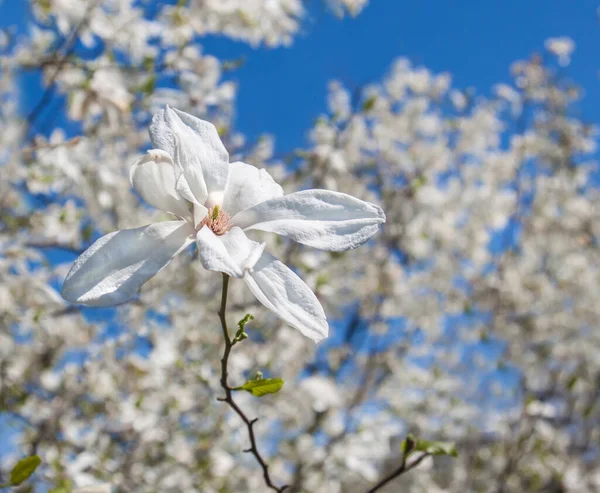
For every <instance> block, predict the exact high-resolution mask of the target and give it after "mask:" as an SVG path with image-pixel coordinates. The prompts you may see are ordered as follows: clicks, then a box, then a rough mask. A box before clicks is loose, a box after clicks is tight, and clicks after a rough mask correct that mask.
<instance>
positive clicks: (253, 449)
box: [218, 274, 287, 493]
mask: <svg viewBox="0 0 600 493" xmlns="http://www.w3.org/2000/svg"><path fill="white" fill-rule="evenodd" d="M228 287H229V276H228V275H227V274H223V290H222V292H221V308H220V309H219V320H220V321H221V328H222V329H223V338H224V339H225V350H224V351H223V357H222V358H221V387H223V390H225V397H220V398H219V399H218V400H219V401H222V402H226V403H227V404H228V405H229V407H231V408H232V409H233V410H234V411H235V412H236V414H237V415H238V416H239V417H240V418H241V419H242V421H243V422H244V423H245V425H246V427H247V428H248V438H250V448H249V449H246V450H244V452H246V453H251V454H252V455H254V457H255V458H256V461H257V462H258V463H259V464H260V467H261V468H262V471H263V477H264V479H265V483H266V485H267V486H268V487H269V488H270V489H272V490H274V491H277V492H278V493H282V492H283V491H284V490H285V489H286V488H287V485H284V486H281V487H279V486H276V485H275V484H274V483H273V481H272V480H271V476H270V475H269V465H268V464H267V463H266V462H265V460H264V459H263V457H262V455H261V454H260V452H259V450H258V447H257V445H256V436H255V434H254V425H255V424H256V422H257V421H258V418H254V419H250V418H248V416H246V414H245V413H244V411H242V409H241V408H240V407H239V406H238V405H237V403H236V402H235V401H234V400H233V388H232V387H230V386H229V384H228V383H227V376H228V371H227V364H228V362H229V354H230V353H231V348H232V347H233V346H234V344H235V342H233V341H232V339H231V336H230V335H229V329H228V328H227V320H226V318H225V310H226V308H227V290H228Z"/></svg>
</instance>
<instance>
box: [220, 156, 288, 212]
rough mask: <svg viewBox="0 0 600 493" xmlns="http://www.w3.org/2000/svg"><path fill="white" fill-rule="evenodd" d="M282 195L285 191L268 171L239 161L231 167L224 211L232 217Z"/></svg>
mask: <svg viewBox="0 0 600 493" xmlns="http://www.w3.org/2000/svg"><path fill="white" fill-rule="evenodd" d="M282 195H283V189H282V188H281V187H280V186H279V185H278V184H277V183H276V182H275V180H274V179H273V177H272V176H271V175H270V174H269V173H268V172H267V171H266V170H264V169H258V168H256V167H255V166H252V165H250V164H246V163H242V162H239V161H238V162H235V163H231V164H230V165H229V178H228V180H227V186H226V187H225V197H224V200H223V210H225V211H227V213H228V214H229V215H230V216H233V215H235V214H237V213H238V212H240V211H243V210H244V209H248V208H249V207H252V206H253V205H256V204H260V203H261V202H264V201H265V200H268V199H272V198H274V197H281V196H282Z"/></svg>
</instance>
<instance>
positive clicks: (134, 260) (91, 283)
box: [62, 221, 194, 306]
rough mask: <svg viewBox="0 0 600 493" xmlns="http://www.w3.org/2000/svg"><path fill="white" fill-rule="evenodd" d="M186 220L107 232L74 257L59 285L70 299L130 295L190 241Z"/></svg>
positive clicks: (103, 300)
mask: <svg viewBox="0 0 600 493" xmlns="http://www.w3.org/2000/svg"><path fill="white" fill-rule="evenodd" d="M193 234H194V229H193V228H192V227H191V225H190V224H189V223H188V222H186V221H166V222H161V223H155V224H150V225H148V226H144V227H141V228H135V229H123V230H121V231H115V232H113V233H109V234H107V235H105V236H103V237H102V238H100V239H99V240H97V241H96V242H95V243H93V244H92V246H90V247H89V248H88V249H87V250H86V251H85V252H83V254H82V255H81V256H80V257H79V258H78V259H77V260H76V261H75V263H74V264H73V267H72V268H71V270H70V271H69V273H68V274H67V278H66V279H65V282H64V284H63V287H62V296H63V298H65V299H66V300H68V301H70V302H72V303H81V304H83V305H88V306H114V305H118V304H120V303H124V302H125V301H127V300H129V299H131V298H133V297H134V296H135V295H136V294H137V292H138V290H139V289H140V287H141V286H142V284H144V283H145V282H146V281H147V280H148V279H150V278H152V277H154V276H155V275H156V274H157V273H158V272H159V271H160V270H161V269H162V268H163V267H165V266H166V265H167V264H168V263H169V262H170V261H171V260H172V259H173V257H175V255H177V254H178V253H179V252H181V251H182V250H183V249H185V248H186V247H187V246H188V245H190V243H192V242H193Z"/></svg>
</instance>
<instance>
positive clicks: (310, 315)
mask: <svg viewBox="0 0 600 493" xmlns="http://www.w3.org/2000/svg"><path fill="white" fill-rule="evenodd" d="M244 280H245V281H246V284H248V287H249V288H250V290H251V291H252V293H253V294H254V296H256V298H257V299H258V301H260V302H261V303H262V304H263V305H265V306H266V307H267V308H268V309H269V310H271V311H273V312H274V313H275V314H276V315H277V316H278V317H280V318H281V319H282V320H284V321H286V322H287V323H288V324H290V325H291V326H292V327H294V328H296V329H298V330H299V331H300V332H302V334H304V335H305V336H306V337H310V338H311V339H312V340H314V341H315V342H319V341H321V340H323V339H325V338H326V337H327V335H328V333H329V325H328V324H327V317H326V316H325V312H324V310H323V307H322V306H321V303H319V300H318V299H317V297H316V296H315V294H314V293H313V292H312V291H311V289H310V288H309V287H308V286H307V285H306V283H305V282H304V281H303V280H302V279H300V278H299V277H298V276H297V275H296V274H295V273H294V272H293V271H292V270H290V269H289V268H288V267H286V265H285V264H283V263H282V262H280V261H279V260H277V259H276V258H275V257H273V256H272V255H270V254H269V253H267V252H264V253H263V254H262V256H261V258H260V260H259V261H258V262H257V263H256V264H255V265H254V269H253V271H251V272H248V273H247V274H246V275H245V276H244Z"/></svg>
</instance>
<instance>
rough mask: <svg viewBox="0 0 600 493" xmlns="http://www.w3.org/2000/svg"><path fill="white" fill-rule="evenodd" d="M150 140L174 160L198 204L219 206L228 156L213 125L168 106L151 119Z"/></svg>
mask: <svg viewBox="0 0 600 493" xmlns="http://www.w3.org/2000/svg"><path fill="white" fill-rule="evenodd" d="M150 138H151V140H152V143H153V145H154V146H155V147H157V148H158V149H162V150H164V151H165V152H167V153H169V154H170V155H172V156H173V159H174V161H175V163H176V164H177V165H178V166H180V168H181V171H182V172H183V174H184V175H185V178H186V180H187V183H188V185H189V188H190V189H191V191H192V192H193V194H194V196H195V197H196V200H197V201H198V203H199V204H202V205H204V204H205V202H207V201H208V206H209V207H212V206H213V205H215V204H219V205H221V204H222V201H223V191H224V190H225V185H226V184H227V175H228V173H229V154H228V153H227V149H225V146H224V145H223V143H222V142H221V139H220V137H219V134H218V132H217V129H216V128H215V127H214V125H213V124H212V123H209V122H206V121H204V120H200V119H199V118H196V117H194V116H192V115H189V114H187V113H185V112H183V111H179V110H176V109H174V108H170V107H169V106H167V107H166V108H165V110H162V111H159V112H158V113H157V114H156V115H154V117H153V119H152V124H151V125H150Z"/></svg>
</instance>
